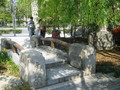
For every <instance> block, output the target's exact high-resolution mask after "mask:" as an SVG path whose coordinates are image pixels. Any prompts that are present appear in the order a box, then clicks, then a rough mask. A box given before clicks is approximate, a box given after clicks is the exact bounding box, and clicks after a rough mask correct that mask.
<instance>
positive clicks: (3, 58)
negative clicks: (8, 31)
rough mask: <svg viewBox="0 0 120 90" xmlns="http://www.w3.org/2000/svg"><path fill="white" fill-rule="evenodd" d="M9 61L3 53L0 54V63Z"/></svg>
mask: <svg viewBox="0 0 120 90" xmlns="http://www.w3.org/2000/svg"><path fill="white" fill-rule="evenodd" d="M7 61H10V58H9V57H8V55H7V54H6V53H5V52H0V63H2V62H7Z"/></svg>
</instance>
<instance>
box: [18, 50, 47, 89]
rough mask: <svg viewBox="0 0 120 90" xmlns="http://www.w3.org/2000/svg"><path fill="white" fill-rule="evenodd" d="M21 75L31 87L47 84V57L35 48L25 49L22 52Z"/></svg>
mask: <svg viewBox="0 0 120 90" xmlns="http://www.w3.org/2000/svg"><path fill="white" fill-rule="evenodd" d="M20 74H21V75H20V76H21V79H22V80H23V81H25V82H26V83H29V84H30V86H31V87H34V88H40V87H43V86H45V85H46V67H45V58H44V57H43V56H42V54H41V53H40V52H39V51H36V50H34V49H29V50H23V51H22V52H21V54H20Z"/></svg>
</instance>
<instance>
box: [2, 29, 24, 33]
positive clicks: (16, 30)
mask: <svg viewBox="0 0 120 90" xmlns="http://www.w3.org/2000/svg"><path fill="white" fill-rule="evenodd" d="M11 32H15V33H18V34H19V33H21V32H22V30H20V29H10V30H0V33H1V34H9V33H11Z"/></svg>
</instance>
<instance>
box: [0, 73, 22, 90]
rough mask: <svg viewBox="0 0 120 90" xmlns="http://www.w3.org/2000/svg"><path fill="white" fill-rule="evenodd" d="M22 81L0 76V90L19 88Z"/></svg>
mask: <svg viewBox="0 0 120 90" xmlns="http://www.w3.org/2000/svg"><path fill="white" fill-rule="evenodd" d="M20 85H22V81H21V80H20V79H19V78H16V77H13V76H7V75H4V74H0V90H5V89H9V88H10V87H15V86H20Z"/></svg>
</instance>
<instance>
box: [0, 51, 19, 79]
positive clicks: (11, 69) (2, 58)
mask: <svg viewBox="0 0 120 90" xmlns="http://www.w3.org/2000/svg"><path fill="white" fill-rule="evenodd" d="M0 64H3V65H4V66H5V67H6V68H7V72H6V73H8V74H10V75H14V76H16V77H19V76H20V73H19V67H18V66H17V65H16V64H15V63H14V62H13V61H12V58H11V57H9V56H8V55H7V53H6V52H0Z"/></svg>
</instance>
